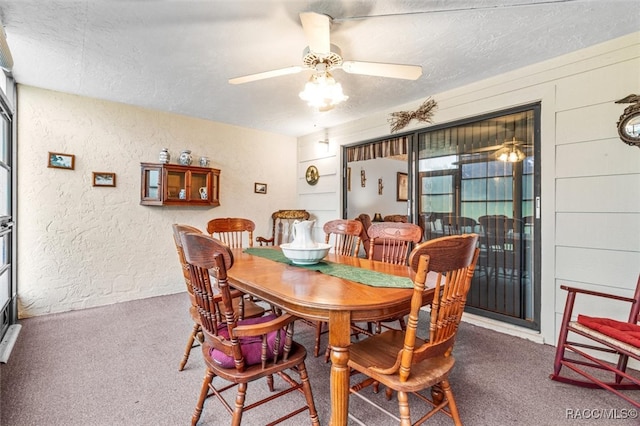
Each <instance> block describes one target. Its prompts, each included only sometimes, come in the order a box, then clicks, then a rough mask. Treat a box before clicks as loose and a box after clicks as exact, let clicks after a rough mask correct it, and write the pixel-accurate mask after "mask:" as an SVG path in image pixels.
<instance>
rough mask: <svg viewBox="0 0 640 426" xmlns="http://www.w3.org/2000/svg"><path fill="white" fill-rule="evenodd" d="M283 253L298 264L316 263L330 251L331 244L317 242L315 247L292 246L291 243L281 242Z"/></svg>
mask: <svg viewBox="0 0 640 426" xmlns="http://www.w3.org/2000/svg"><path fill="white" fill-rule="evenodd" d="M280 248H281V249H282V253H284V255H285V256H286V257H287V259H289V260H290V261H292V262H293V263H294V264H296V265H315V264H316V263H318V262H320V261H321V260H322V259H324V257H325V256H326V255H327V253H329V249H330V248H331V244H325V243H316V246H315V247H312V248H302V247H291V244H280Z"/></svg>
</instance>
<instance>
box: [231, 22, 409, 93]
mask: <svg viewBox="0 0 640 426" xmlns="http://www.w3.org/2000/svg"><path fill="white" fill-rule="evenodd" d="M300 21H301V23H302V29H303V30H304V34H305V37H306V39H307V43H308V44H309V45H308V46H307V47H306V48H305V49H304V52H303V57H302V65H295V66H291V67H286V68H280V69H277V70H271V71H265V72H260V73H257V74H250V75H245V76H241V77H235V78H231V79H229V83H231V84H243V83H248V82H251V81H257V80H263V79H266V78H272V77H278V76H282V75H287V74H296V73H299V72H301V71H304V70H307V69H310V70H313V71H314V72H315V74H314V75H317V74H320V75H323V76H326V75H327V74H328V73H329V72H330V71H332V70H334V69H342V70H343V71H345V72H347V73H350V74H363V75H370V76H378V77H390V78H400V79H406V80H417V79H418V78H419V77H420V76H421V75H422V67H421V66H419V65H403V64H387V63H379V62H359V61H345V60H344V59H343V58H342V52H341V51H340V48H339V47H338V46H336V45H335V44H331V38H330V33H329V28H330V26H331V22H332V18H331V17H330V16H329V15H325V14H321V13H316V12H302V13H300ZM328 76H329V77H330V74H329V75H328Z"/></svg>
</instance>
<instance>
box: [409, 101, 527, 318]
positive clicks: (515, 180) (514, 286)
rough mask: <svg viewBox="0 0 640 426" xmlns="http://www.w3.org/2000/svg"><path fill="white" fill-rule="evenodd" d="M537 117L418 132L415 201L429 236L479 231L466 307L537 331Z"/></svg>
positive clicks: (522, 114) (518, 113)
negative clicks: (477, 254)
mask: <svg viewBox="0 0 640 426" xmlns="http://www.w3.org/2000/svg"><path fill="white" fill-rule="evenodd" d="M538 117H539V106H538V105H534V106H528V107H523V108H520V109H517V110H511V111H509V112H503V113H500V114H494V115H491V116H485V117H481V118H478V119H477V120H469V121H466V122H463V123H457V124H454V125H449V126H446V127H445V126H442V127H440V128H438V127H437V126H436V127H434V128H433V129H434V130H431V129H429V131H428V132H423V133H419V134H418V162H417V169H418V170H417V173H416V177H417V180H416V185H417V195H418V199H417V200H416V201H417V202H416V204H415V206H416V209H417V217H418V223H419V224H420V225H421V226H422V228H423V230H424V238H425V239H431V238H436V237H439V236H443V235H451V234H457V233H464V232H475V233H478V234H479V247H480V258H479V261H478V265H477V267H476V272H475V274H474V281H473V285H472V287H471V291H470V293H469V298H468V301H467V308H468V310H469V311H471V312H474V313H478V314H480V315H484V316H488V317H492V318H496V319H500V320H504V321H507V322H511V323H515V324H518V325H522V326H526V327H529V328H534V329H536V328H539V307H538V306H539V297H538V294H539V290H538V288H539V284H538V282H537V278H536V277H537V275H538V274H537V271H536V269H535V265H536V262H535V259H536V247H537V245H536V232H534V231H537V230H538V229H539V226H537V222H538V217H539V212H537V211H535V208H534V207H535V204H536V203H535V200H536V198H537V197H539V193H538V192H537V189H536V188H537V187H538V186H539V183H538V181H537V180H536V176H538V175H539V173H536V170H537V167H539V166H538V165H537V162H536V155H535V153H536V149H535V148H536V146H537V145H538V141H537V139H538V137H537V135H538V133H539V132H538V128H539V125H538V124H537V123H538V122H539V118H538ZM537 185H538V186H537Z"/></svg>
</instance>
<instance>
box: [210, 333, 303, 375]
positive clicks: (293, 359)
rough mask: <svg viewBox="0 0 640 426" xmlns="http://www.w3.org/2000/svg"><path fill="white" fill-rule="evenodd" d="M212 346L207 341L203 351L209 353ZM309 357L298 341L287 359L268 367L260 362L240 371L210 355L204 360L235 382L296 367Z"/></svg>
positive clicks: (217, 373)
mask: <svg viewBox="0 0 640 426" xmlns="http://www.w3.org/2000/svg"><path fill="white" fill-rule="evenodd" d="M211 349H212V348H211V347H210V346H209V345H208V344H207V343H206V341H205V343H203V347H202V351H203V352H202V353H203V354H208V353H210V351H211ZM306 358H307V351H306V349H305V348H304V346H302V345H300V344H299V343H297V342H293V343H292V344H291V351H290V352H289V356H288V358H287V359H286V360H280V361H278V364H276V365H275V366H274V365H272V364H270V365H269V366H268V367H267V368H262V365H261V364H260V363H258V364H254V365H250V366H247V367H246V368H245V370H244V371H242V372H240V371H238V370H236V368H235V367H231V368H224V367H222V366H220V365H219V364H218V363H217V362H215V361H213V360H212V359H211V358H210V357H208V356H205V357H204V361H205V364H207V367H208V368H210V369H211V370H212V371H213V372H214V374H215V375H217V376H220V377H222V378H223V379H225V380H227V381H230V382H233V383H248V382H251V381H254V380H257V379H259V378H261V377H266V376H271V375H273V374H278V373H279V372H282V371H284V370H285V369H290V368H295V367H296V366H298V365H300V364H301V363H302V362H303V361H304V360H305V359H306Z"/></svg>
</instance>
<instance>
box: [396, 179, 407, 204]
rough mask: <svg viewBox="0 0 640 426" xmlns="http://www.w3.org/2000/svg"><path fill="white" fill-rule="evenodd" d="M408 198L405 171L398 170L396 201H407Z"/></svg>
mask: <svg viewBox="0 0 640 426" xmlns="http://www.w3.org/2000/svg"><path fill="white" fill-rule="evenodd" d="M408 198H409V180H408V178H407V174H406V173H400V172H398V183H397V188H396V201H407V199H408Z"/></svg>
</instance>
